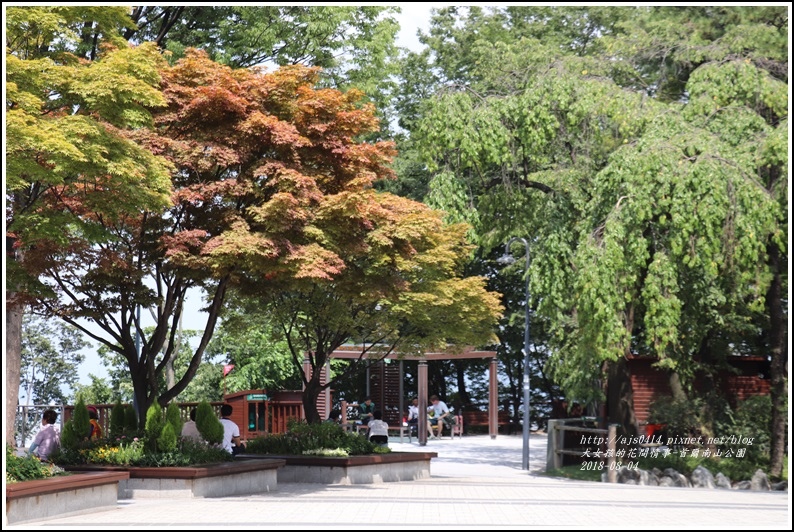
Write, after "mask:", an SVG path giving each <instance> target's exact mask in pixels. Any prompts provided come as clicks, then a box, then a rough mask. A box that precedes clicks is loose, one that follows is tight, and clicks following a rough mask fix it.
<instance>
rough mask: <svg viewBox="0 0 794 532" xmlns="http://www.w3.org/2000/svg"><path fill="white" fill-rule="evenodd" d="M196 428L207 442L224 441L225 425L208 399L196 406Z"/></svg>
mask: <svg viewBox="0 0 794 532" xmlns="http://www.w3.org/2000/svg"><path fill="white" fill-rule="evenodd" d="M196 428H197V429H198V431H199V434H201V437H202V438H204V440H205V441H207V443H210V444H219V443H221V442H222V441H223V425H221V422H220V420H219V419H218V417H217V416H216V415H215V411H214V410H213V409H212V406H211V405H210V404H209V403H208V402H207V401H202V402H200V403H199V404H198V406H197V407H196Z"/></svg>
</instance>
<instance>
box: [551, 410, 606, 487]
mask: <svg viewBox="0 0 794 532" xmlns="http://www.w3.org/2000/svg"><path fill="white" fill-rule="evenodd" d="M577 422H581V420H580V419H578V418H576V419H550V420H549V424H548V439H547V443H546V471H551V470H553V469H559V468H561V467H562V466H563V455H569V456H578V457H580V458H583V463H584V461H587V459H586V456H585V451H584V450H583V449H571V448H568V449H566V448H564V445H565V443H564V442H565V433H566V432H574V433H582V434H593V435H596V437H595V438H592V440H591V441H592V443H588V449H587V450H588V451H589V448H595V449H596V450H598V451H602V450H604V449H606V450H609V451H611V452H609V453H606V457H605V458H606V462H607V463H606V466H605V467H604V469H605V470H606V471H607V481H608V482H611V483H613V484H614V483H616V482H617V470H616V468H615V442H616V440H617V427H618V426H617V425H609V427H608V428H606V429H597V428H589V427H582V426H577V425H574V423H577Z"/></svg>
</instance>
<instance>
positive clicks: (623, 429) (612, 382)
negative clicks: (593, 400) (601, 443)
mask: <svg viewBox="0 0 794 532" xmlns="http://www.w3.org/2000/svg"><path fill="white" fill-rule="evenodd" d="M607 423H610V424H611V423H617V424H619V425H620V428H619V429H618V433H620V434H623V435H627V436H636V435H637V434H639V426H638V425H637V417H636V416H635V415H634V390H633V388H632V386H631V375H630V373H629V368H628V364H627V362H626V359H625V358H624V357H621V358H619V359H617V360H616V361H613V362H609V366H608V370H607Z"/></svg>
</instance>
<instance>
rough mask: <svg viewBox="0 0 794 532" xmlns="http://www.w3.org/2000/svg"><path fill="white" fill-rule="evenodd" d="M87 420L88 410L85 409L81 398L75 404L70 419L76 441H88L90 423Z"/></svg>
mask: <svg viewBox="0 0 794 532" xmlns="http://www.w3.org/2000/svg"><path fill="white" fill-rule="evenodd" d="M89 419H90V418H89V417H88V408H86V406H85V403H84V402H83V398H82V397H79V398H78V399H77V403H75V405H74V410H73V411H72V419H71V422H72V428H73V429H74V434H75V436H76V437H77V439H78V441H82V440H85V439H88V435H89V434H91V423H90V421H89Z"/></svg>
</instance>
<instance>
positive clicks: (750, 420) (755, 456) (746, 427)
mask: <svg viewBox="0 0 794 532" xmlns="http://www.w3.org/2000/svg"><path fill="white" fill-rule="evenodd" d="M732 420H733V423H732V424H731V425H730V426H726V427H725V431H724V432H723V434H720V435H721V436H736V437H739V436H742V437H750V438H753V444H752V445H748V446H746V448H747V454H746V455H745V458H744V459H745V460H747V461H751V462H753V463H754V464H760V463H768V462H769V452H770V449H771V447H770V444H771V434H770V427H771V426H772V398H771V397H769V396H768V395H762V396H755V397H748V398H747V399H745V400H744V401H742V402H741V403H739V405H738V406H737V407H736V412H735V413H734V415H733V416H732ZM730 447H731V446H730V445H724V446H723V448H724V449H728V448H730ZM734 447H735V446H734Z"/></svg>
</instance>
